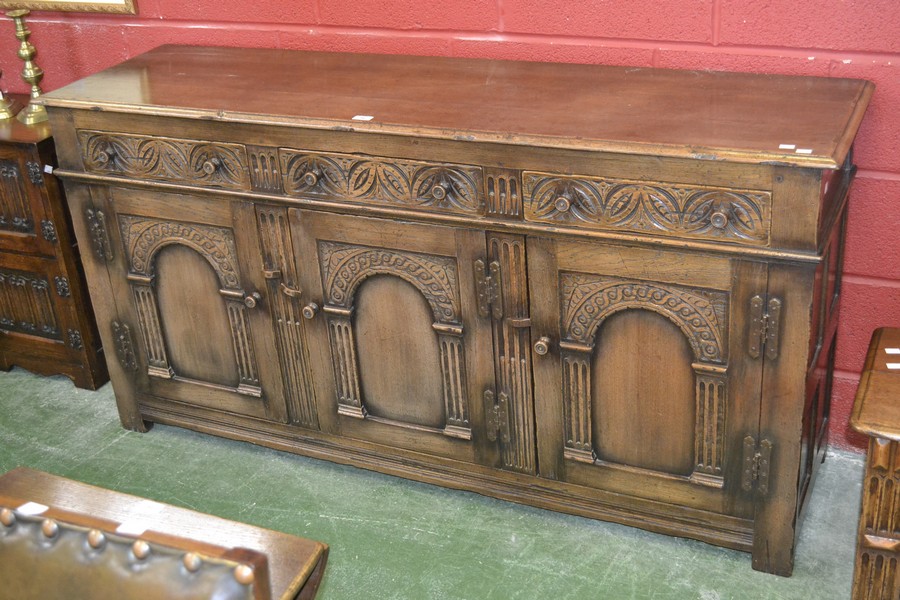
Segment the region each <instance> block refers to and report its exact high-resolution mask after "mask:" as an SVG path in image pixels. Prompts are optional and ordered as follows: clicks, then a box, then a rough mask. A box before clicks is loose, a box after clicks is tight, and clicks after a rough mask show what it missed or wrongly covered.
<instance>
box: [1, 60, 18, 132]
mask: <svg viewBox="0 0 900 600" xmlns="http://www.w3.org/2000/svg"><path fill="white" fill-rule="evenodd" d="M2 75H3V71H0V76H2ZM20 108H22V105H21V103H19V102H18V101H16V100H13V99H12V98H9V97H7V96H6V95H5V94H4V93H3V91H2V90H0V121H7V120H9V119H12V118H13V117H14V116H16V113H17V112H19V109H20Z"/></svg>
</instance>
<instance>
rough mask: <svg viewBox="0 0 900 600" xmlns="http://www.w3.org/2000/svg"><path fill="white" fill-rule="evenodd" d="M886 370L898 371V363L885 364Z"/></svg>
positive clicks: (899, 367) (899, 366)
mask: <svg viewBox="0 0 900 600" xmlns="http://www.w3.org/2000/svg"><path fill="white" fill-rule="evenodd" d="M887 368H888V369H890V370H892V371H894V370H896V369H900V363H887Z"/></svg>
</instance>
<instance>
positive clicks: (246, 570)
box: [234, 565, 253, 585]
mask: <svg viewBox="0 0 900 600" xmlns="http://www.w3.org/2000/svg"><path fill="white" fill-rule="evenodd" d="M234 578H235V579H237V582H238V583H240V584H241V585H250V584H251V583H253V567H251V566H250V565H238V566H236V567H235V568H234Z"/></svg>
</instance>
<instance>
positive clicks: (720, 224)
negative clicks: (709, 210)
mask: <svg viewBox="0 0 900 600" xmlns="http://www.w3.org/2000/svg"><path fill="white" fill-rule="evenodd" d="M709 222H710V224H711V225H712V226H713V227H715V228H716V229H725V226H726V225H728V215H726V214H725V213H723V212H721V211H718V210H717V211H716V212H714V213H713V214H712V215H711V216H710V217H709Z"/></svg>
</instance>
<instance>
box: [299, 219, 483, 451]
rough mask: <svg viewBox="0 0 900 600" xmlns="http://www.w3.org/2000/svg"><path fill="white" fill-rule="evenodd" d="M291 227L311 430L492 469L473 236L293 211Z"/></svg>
mask: <svg viewBox="0 0 900 600" xmlns="http://www.w3.org/2000/svg"><path fill="white" fill-rule="evenodd" d="M291 223H292V227H293V231H294V235H293V239H294V247H295V251H296V259H297V268H298V271H299V273H300V286H301V290H302V294H303V295H304V297H305V298H306V300H305V302H306V305H305V307H304V316H306V317H307V318H308V319H309V321H308V323H307V324H308V326H309V327H308V330H307V332H308V334H309V338H310V346H311V347H315V348H319V349H321V352H319V356H318V357H315V359H314V360H312V362H311V366H312V368H313V373H314V377H313V380H314V381H315V382H316V387H317V394H316V395H317V398H318V400H319V406H318V412H319V421H320V425H321V427H322V429H323V430H326V431H330V432H333V433H340V434H341V435H342V436H345V437H350V438H355V439H361V440H368V441H371V442H375V443H378V444H381V445H383V446H386V447H394V448H402V449H406V450H413V451H417V452H425V453H429V454H435V455H439V456H445V457H449V458H454V459H457V460H465V461H469V462H483V463H490V464H493V462H495V461H496V454H497V452H496V449H495V448H492V447H491V445H489V444H487V443H486V439H485V438H486V433H485V430H484V427H483V424H484V418H483V414H484V410H483V405H482V402H483V401H484V400H483V398H484V396H485V391H488V390H493V383H492V382H493V364H492V356H491V329H490V321H489V320H488V318H487V317H486V316H485V317H479V316H478V314H477V309H476V298H475V282H474V277H473V265H474V262H475V261H476V260H478V259H484V256H485V236H484V232H479V231H474V230H468V229H462V228H451V227H441V226H430V225H418V224H410V223H396V222H390V221H385V220H381V219H370V218H363V217H354V216H347V215H336V214H329V213H317V212H311V211H305V210H296V209H295V210H292V211H291ZM326 353H327V356H326Z"/></svg>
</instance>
